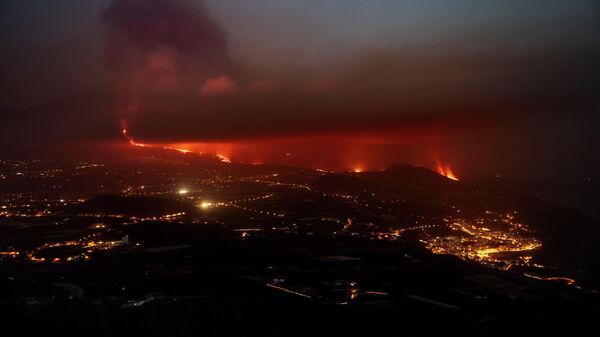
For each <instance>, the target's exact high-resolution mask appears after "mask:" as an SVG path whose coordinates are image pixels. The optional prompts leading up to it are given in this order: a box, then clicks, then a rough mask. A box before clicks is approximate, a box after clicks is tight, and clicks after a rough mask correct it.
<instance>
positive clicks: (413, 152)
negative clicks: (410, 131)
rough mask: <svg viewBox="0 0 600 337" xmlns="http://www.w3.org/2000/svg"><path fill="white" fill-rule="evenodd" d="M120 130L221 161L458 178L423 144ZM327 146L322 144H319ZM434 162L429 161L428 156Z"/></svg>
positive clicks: (158, 146)
mask: <svg viewBox="0 0 600 337" xmlns="http://www.w3.org/2000/svg"><path fill="white" fill-rule="evenodd" d="M122 133H123V135H124V136H125V138H126V139H127V140H128V142H129V144H131V145H133V146H137V147H146V148H154V149H164V150H170V151H177V152H180V153H184V154H195V155H200V156H212V157H214V159H216V160H219V161H221V162H223V163H239V164H249V165H280V166H287V167H301V168H307V169H315V170H318V171H320V172H351V173H356V174H358V173H363V172H369V171H370V172H375V171H382V170H385V169H386V168H388V167H390V166H392V165H395V164H397V163H408V164H410V165H413V166H428V167H430V169H431V170H432V171H435V172H437V173H439V174H440V175H443V176H445V177H447V178H448V179H451V180H455V181H457V180H459V178H458V176H457V175H456V173H455V172H454V170H453V169H452V167H450V165H447V164H443V163H442V161H440V160H438V158H439V156H438V155H436V154H435V153H434V154H433V155H432V154H431V153H429V151H428V150H426V148H419V147H415V146H409V145H404V144H402V145H398V146H400V148H395V147H391V146H389V145H388V144H383V145H382V144H381V143H378V142H363V141H362V140H356V139H354V138H352V137H350V138H348V137H340V138H331V137H329V136H328V137H326V138H318V137H315V136H314V135H311V136H309V137H307V138H306V139H304V138H299V137H295V138H293V139H289V138H286V137H284V138H279V137H277V138H269V139H248V140H243V139H240V140H231V141H225V142H211V141H208V142H199V141H194V142H179V143H141V142H138V141H136V140H135V139H134V138H133V137H132V136H131V135H130V134H129V133H128V130H127V129H126V128H123V129H122ZM325 143H326V144H328V146H326V147H323V146H322V145H323V144H325ZM432 157H433V159H434V163H433V164H434V165H431V159H432Z"/></svg>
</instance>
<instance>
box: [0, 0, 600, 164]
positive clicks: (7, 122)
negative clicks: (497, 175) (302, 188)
mask: <svg viewBox="0 0 600 337" xmlns="http://www.w3.org/2000/svg"><path fill="white" fill-rule="evenodd" d="M2 4H3V7H0V8H2V11H1V12H0V15H1V16H0V17H1V19H2V21H1V24H2V27H3V28H4V29H2V30H0V42H2V44H1V45H2V46H3V47H2V53H1V54H0V71H1V72H2V74H4V78H5V79H4V80H3V81H2V83H1V85H0V89H1V91H0V106H2V107H3V108H0V112H1V113H2V115H0V116H1V117H0V122H2V127H3V130H1V131H3V132H2V136H1V137H2V138H1V139H2V143H3V145H4V148H5V150H4V151H8V153H12V152H25V153H32V154H36V151H38V152H37V154H39V152H40V151H43V152H44V151H46V147H48V146H52V145H53V144H54V145H57V144H60V146H64V145H65V144H82V143H88V142H92V143H93V142H96V143H98V142H99V143H102V142H115V141H123V139H122V135H121V134H120V129H121V128H122V127H124V126H126V127H127V128H128V130H129V131H130V133H131V134H132V135H134V136H135V137H136V139H139V141H140V142H145V143H153V144H176V145H177V146H179V147H185V148H190V149H194V150H198V151H203V152H214V153H222V154H224V155H227V156H230V157H232V158H234V159H236V160H239V161H243V162H261V163H262V162H264V163H277V164H286V165H300V166H307V167H313V168H324V169H353V168H355V167H361V168H363V169H381V168H384V167H386V166H388V165H391V164H394V163H413V164H419V165H426V166H432V165H434V163H435V161H436V160H441V161H443V162H445V163H451V164H452V165H453V166H458V167H475V168H482V169H486V170H494V171H498V172H512V173H516V174H524V175H527V174H540V173H543V174H562V173H565V172H567V173H572V174H575V173H577V174H586V172H589V171H594V170H595V169H596V168H598V166H599V165H598V163H597V160H593V159H590V158H597V157H598V156H596V154H598V149H597V146H596V145H591V144H595V143H596V140H597V132H595V131H596V130H597V129H598V126H599V125H600V122H599V121H598V117H596V116H597V115H598V114H597V112H598V106H599V104H598V103H599V102H598V95H597V93H596V91H597V89H596V88H598V87H600V69H599V67H598V62H597V60H598V59H600V52H599V50H600V44H599V43H600V42H599V41H600V39H599V38H598V37H599V35H600V28H599V27H600V17H599V16H600V14H599V13H600V12H599V11H598V5H597V3H595V2H594V1H583V0H581V1H580V0H578V1H568V2H565V1H559V0H549V1H545V2H544V3H543V4H541V3H537V2H531V3H530V2H527V3H525V2H523V1H516V0H514V1H513V0H510V1H493V2H486V4H485V5H483V4H482V3H481V2H480V1H474V0H473V1H464V0H462V1H437V2H422V1H403V2H398V1H388V0H374V1H368V2H365V1H357V0H347V1H334V0H311V1H308V0H307V1H291V0H278V1H275V0H264V1H259V2H255V1H252V2H249V1H244V0H223V1H218V2H210V3H209V2H206V3H203V2H202V1H199V0H152V1H149V0H148V1H146V0H90V1H85V2H81V1H71V0H56V1H52V2H22V1H17V0H9V1H5V2H2ZM21 149H22V151H21ZM40 149H44V150H40ZM559 157H560V158H559ZM546 167H553V168H554V169H553V170H552V172H554V173H548V172H549V171H548V170H546V169H545V168H546Z"/></svg>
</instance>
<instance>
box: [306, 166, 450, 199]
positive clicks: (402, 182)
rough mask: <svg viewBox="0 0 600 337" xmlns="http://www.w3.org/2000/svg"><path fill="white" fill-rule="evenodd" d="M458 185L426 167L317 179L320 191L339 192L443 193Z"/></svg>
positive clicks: (389, 169) (329, 175) (316, 185)
mask: <svg viewBox="0 0 600 337" xmlns="http://www.w3.org/2000/svg"><path fill="white" fill-rule="evenodd" d="M456 184H458V182H456V181H453V180H450V179H448V178H446V177H444V176H441V175H439V174H438V173H436V172H433V171H431V170H430V169H428V168H425V167H416V166H411V165H394V166H391V167H389V168H388V169H386V170H384V171H382V172H366V173H358V174H356V173H330V174H325V175H323V176H321V177H319V178H317V179H316V180H315V181H314V182H313V186H314V187H315V188H317V189H321V190H328V191H337V192H357V191H367V192H376V193H377V192H388V191H398V190H425V189H433V190H440V189H446V188H452V186H454V185H456Z"/></svg>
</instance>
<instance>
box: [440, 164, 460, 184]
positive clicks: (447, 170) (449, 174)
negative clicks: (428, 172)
mask: <svg viewBox="0 0 600 337" xmlns="http://www.w3.org/2000/svg"><path fill="white" fill-rule="evenodd" d="M437 173H439V174H441V175H443V176H444V177H446V178H448V179H452V180H455V181H458V177H457V176H456V174H454V172H453V171H452V168H451V167H450V166H449V165H442V164H441V163H438V164H437Z"/></svg>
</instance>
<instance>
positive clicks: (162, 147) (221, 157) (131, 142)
mask: <svg viewBox="0 0 600 337" xmlns="http://www.w3.org/2000/svg"><path fill="white" fill-rule="evenodd" d="M122 133H123V136H125V138H127V140H128V141H129V144H131V145H133V146H138V147H148V148H153V149H163V150H170V151H177V152H181V153H192V154H196V155H199V156H205V155H207V154H205V153H202V152H194V151H190V150H186V149H181V148H177V147H172V146H163V145H152V144H144V143H138V142H136V141H135V140H134V139H133V137H131V136H130V135H129V133H127V129H123V131H122ZM216 157H217V158H218V159H219V160H220V161H222V162H224V163H231V160H230V159H229V158H227V157H225V156H222V155H219V154H217V155H216Z"/></svg>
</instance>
